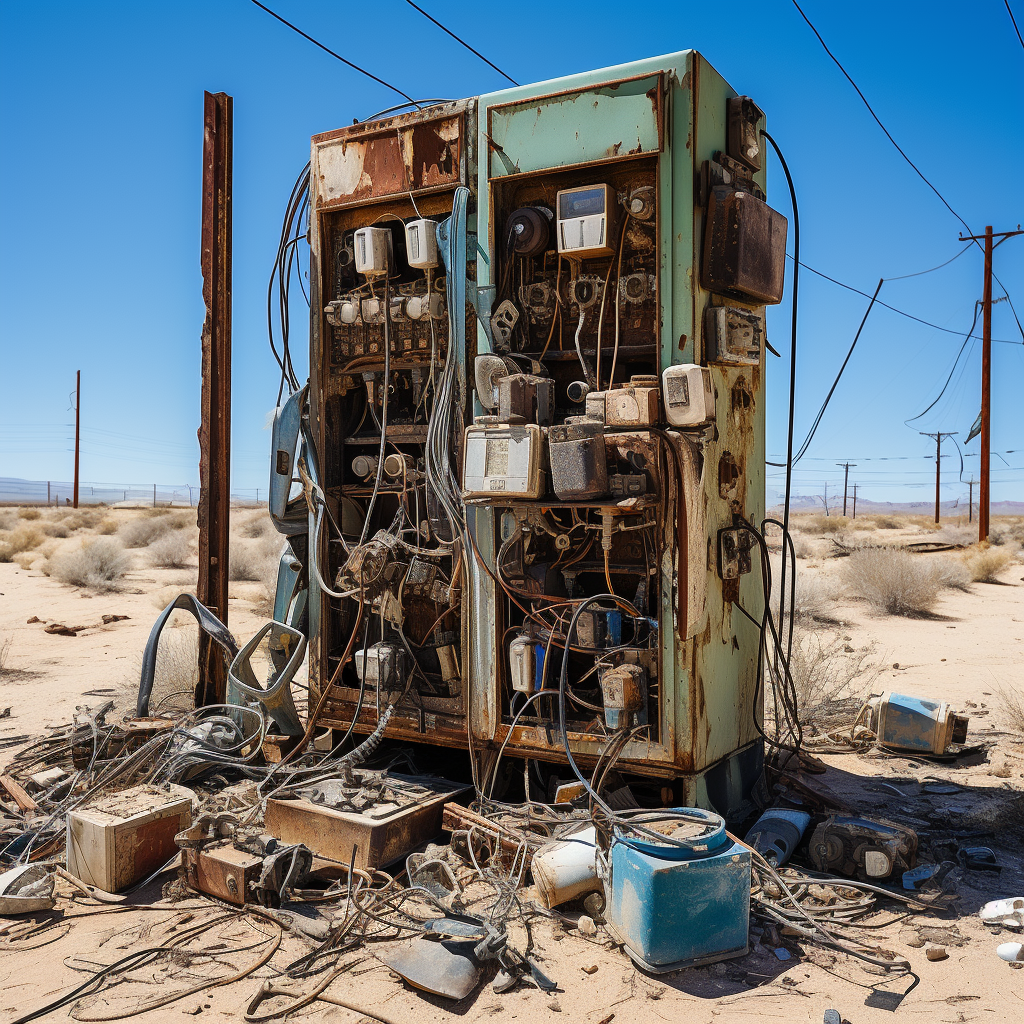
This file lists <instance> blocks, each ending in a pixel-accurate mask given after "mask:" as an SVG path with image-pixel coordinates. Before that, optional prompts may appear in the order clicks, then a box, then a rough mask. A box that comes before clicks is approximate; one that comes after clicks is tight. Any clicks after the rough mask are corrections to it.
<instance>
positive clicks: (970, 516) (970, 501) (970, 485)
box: [967, 476, 974, 523]
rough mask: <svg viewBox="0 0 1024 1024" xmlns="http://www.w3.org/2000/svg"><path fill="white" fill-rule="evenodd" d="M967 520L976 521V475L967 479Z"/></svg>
mask: <svg viewBox="0 0 1024 1024" xmlns="http://www.w3.org/2000/svg"><path fill="white" fill-rule="evenodd" d="M967 495H968V497H967V522H968V523H971V522H973V521H974V477H973V476H972V477H971V479H970V480H968V481H967Z"/></svg>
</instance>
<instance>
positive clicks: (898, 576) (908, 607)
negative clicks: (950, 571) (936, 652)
mask: <svg viewBox="0 0 1024 1024" xmlns="http://www.w3.org/2000/svg"><path fill="white" fill-rule="evenodd" d="M843 568H844V576H845V579H846V583H847V585H848V586H849V587H850V589H851V590H852V591H853V593H855V594H856V595H857V596H858V597H862V598H864V600H865V601H867V602H868V604H869V605H871V607H872V608H873V609H874V610H875V611H878V612H884V613H886V614H888V615H923V614H926V613H927V612H929V611H931V609H932V607H933V606H934V604H935V601H936V599H937V598H938V596H939V591H940V590H941V588H942V582H941V580H940V577H939V573H938V572H937V571H936V569H935V566H934V565H932V564H930V563H929V562H928V561H927V560H925V559H922V558H921V557H920V556H915V555H910V554H908V553H907V552H906V551H899V550H897V549H895V548H867V549H864V550H862V551H855V552H854V553H853V554H852V555H851V556H850V557H849V559H848V560H847V562H846V565H845V566H844V567H843Z"/></svg>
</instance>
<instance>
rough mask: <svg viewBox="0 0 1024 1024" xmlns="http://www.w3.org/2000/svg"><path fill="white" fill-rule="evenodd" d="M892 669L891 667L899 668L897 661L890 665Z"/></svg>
mask: <svg viewBox="0 0 1024 1024" xmlns="http://www.w3.org/2000/svg"><path fill="white" fill-rule="evenodd" d="M892 667H893V668H899V667H900V663H899V662H898V661H894V662H893V663H892Z"/></svg>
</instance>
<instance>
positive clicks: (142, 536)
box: [118, 509, 190, 548]
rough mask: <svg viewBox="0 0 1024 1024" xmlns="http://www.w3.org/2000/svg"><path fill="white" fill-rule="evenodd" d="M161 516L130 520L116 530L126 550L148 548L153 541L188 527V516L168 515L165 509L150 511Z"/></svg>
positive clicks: (146, 516)
mask: <svg viewBox="0 0 1024 1024" xmlns="http://www.w3.org/2000/svg"><path fill="white" fill-rule="evenodd" d="M150 511H152V512H160V513H162V514H161V515H145V516H140V517H139V518H137V519H130V520H129V521H128V522H127V523H124V524H123V525H122V526H121V528H120V529H119V530H118V535H119V536H120V538H121V541H122V543H123V544H124V546H125V547H126V548H145V547H149V545H150V544H152V543H153V541H155V540H157V539H158V538H160V537H164V536H166V535H167V534H168V533H170V532H171V531H172V530H183V529H184V528H185V527H186V526H188V525H189V521H190V520H189V517H188V516H178V515H173V516H172V515H168V514H167V510H166V509H151V510H150Z"/></svg>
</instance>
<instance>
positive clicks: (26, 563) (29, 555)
mask: <svg viewBox="0 0 1024 1024" xmlns="http://www.w3.org/2000/svg"><path fill="white" fill-rule="evenodd" d="M40 558H42V555H40V554H39V552H38V551H22V552H21V553H20V554H18V555H15V556H14V561H15V562H16V563H17V564H18V565H19V566H21V568H22V569H31V568H32V565H33V564H34V563H35V562H38V561H39V559H40Z"/></svg>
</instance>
